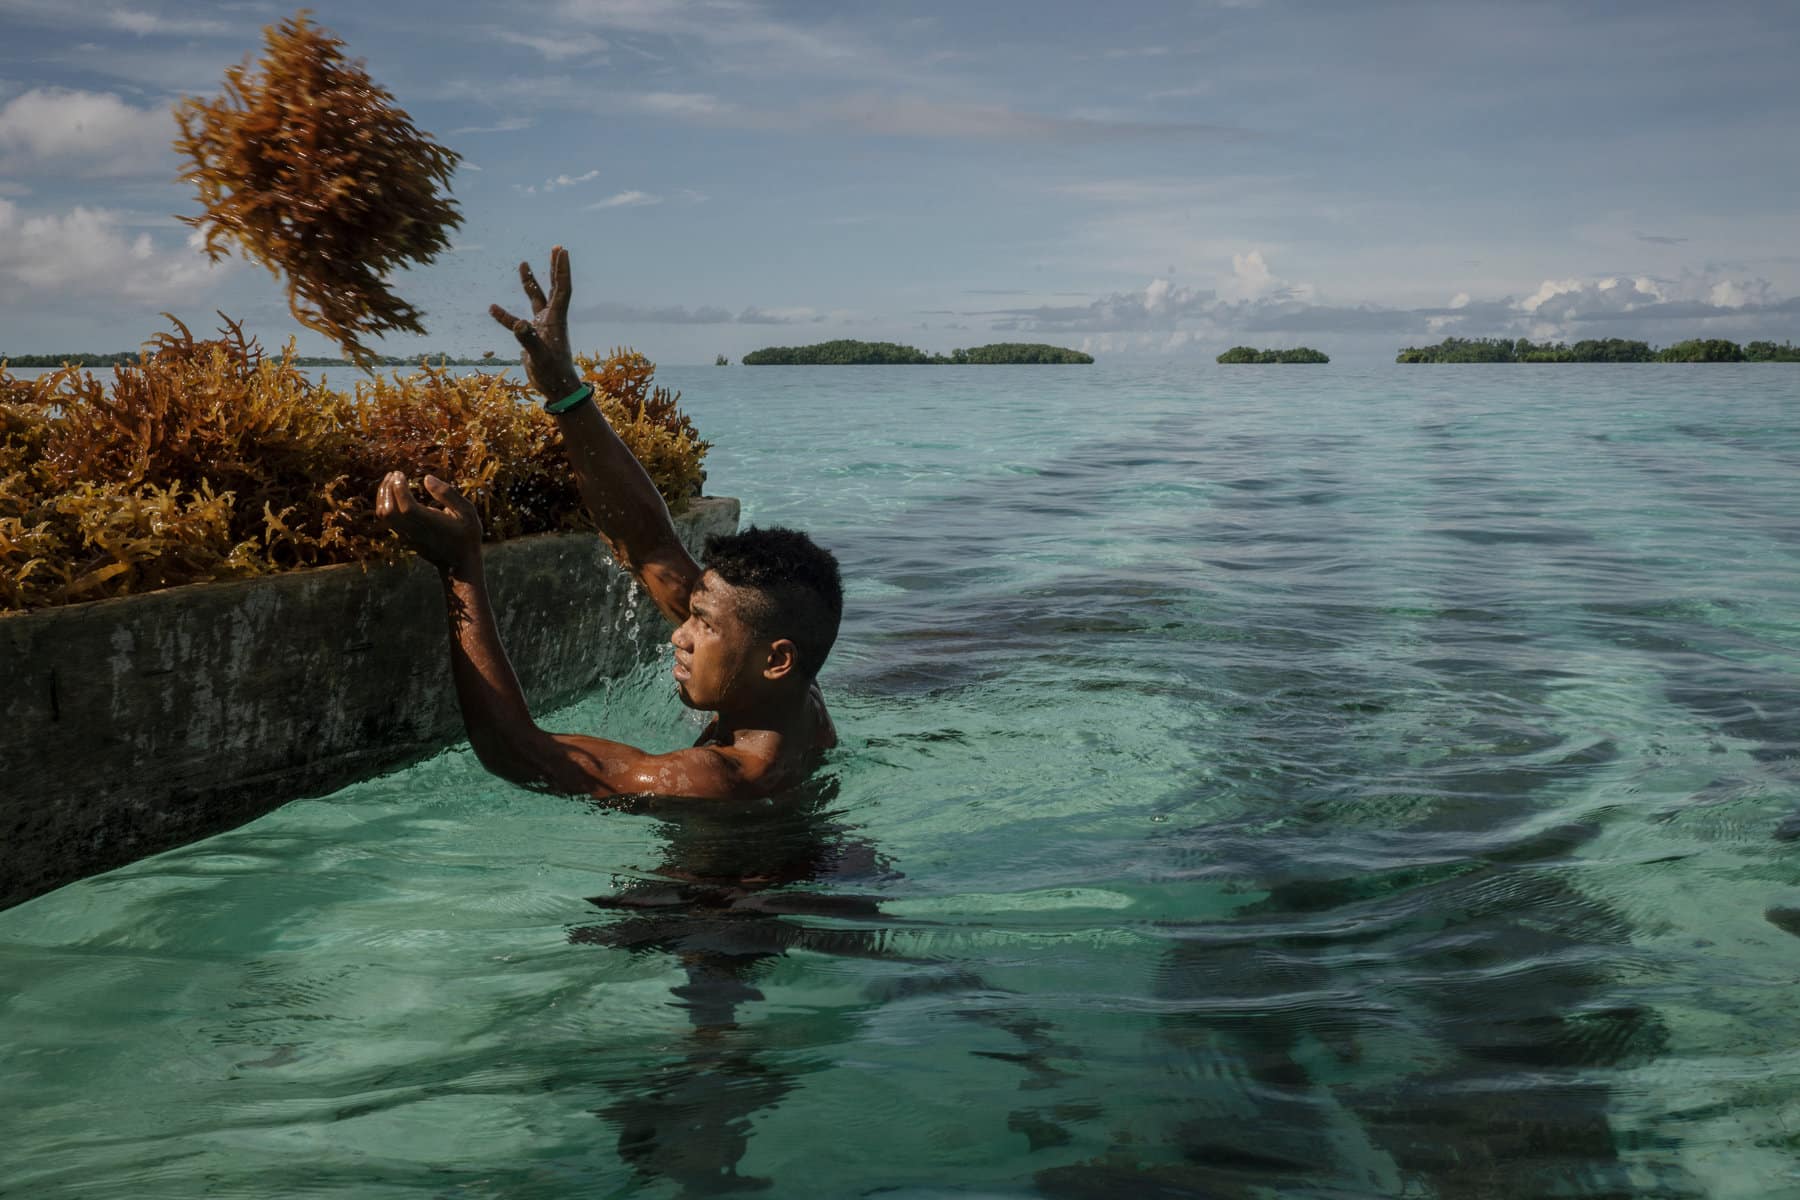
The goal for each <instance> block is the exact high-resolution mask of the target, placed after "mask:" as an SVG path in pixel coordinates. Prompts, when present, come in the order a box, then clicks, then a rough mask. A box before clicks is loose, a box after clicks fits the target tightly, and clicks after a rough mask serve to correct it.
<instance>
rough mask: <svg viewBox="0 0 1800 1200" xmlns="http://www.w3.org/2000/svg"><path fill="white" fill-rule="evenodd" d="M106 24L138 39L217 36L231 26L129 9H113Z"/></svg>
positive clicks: (201, 19)
mask: <svg viewBox="0 0 1800 1200" xmlns="http://www.w3.org/2000/svg"><path fill="white" fill-rule="evenodd" d="M106 22H107V24H109V25H111V26H112V27H113V28H114V29H123V30H124V31H125V32H126V33H135V34H137V35H138V36H139V37H143V36H144V35H145V34H150V33H165V34H219V33H230V32H231V26H229V25H227V24H226V23H225V22H223V21H211V20H207V19H205V18H202V17H163V16H158V15H157V14H156V13H147V12H140V11H138V10H137V9H131V8H116V9H113V10H112V11H111V12H109V13H107V14H106Z"/></svg>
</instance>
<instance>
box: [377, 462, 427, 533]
mask: <svg viewBox="0 0 1800 1200" xmlns="http://www.w3.org/2000/svg"><path fill="white" fill-rule="evenodd" d="M417 507H418V505H417V504H416V503H415V502H414V501H413V496H412V489H411V488H410V487H408V486H407V485H406V476H405V474H403V473H402V472H400V471H389V472H388V473H387V474H386V475H384V476H382V478H381V483H380V485H379V486H378V487H377V488H376V489H375V515H376V516H378V517H380V518H381V519H382V520H384V521H389V522H391V521H392V520H393V519H394V518H395V517H403V516H406V515H407V514H408V513H410V512H412V511H413V510H414V509H416V508H417Z"/></svg>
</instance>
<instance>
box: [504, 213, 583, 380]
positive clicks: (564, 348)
mask: <svg viewBox="0 0 1800 1200" xmlns="http://www.w3.org/2000/svg"><path fill="white" fill-rule="evenodd" d="M519 282H520V283H521V284H523V285H524V286H525V298H526V299H527V300H529V301H531V320H529V321H527V320H526V319H525V318H523V317H515V316H513V315H512V314H511V313H509V312H507V311H506V310H505V309H504V308H501V307H500V306H499V305H498V304H491V305H489V306H488V315H489V316H491V317H493V318H494V320H496V321H498V322H500V324H502V325H504V326H506V327H507V328H508V329H510V330H512V335H513V336H514V337H515V338H518V339H519V349H520V350H521V351H523V354H522V355H521V357H522V358H523V359H524V360H525V375H526V377H527V378H528V379H530V380H531V386H532V387H534V388H536V389H537V390H538V391H539V392H540V393H542V394H543V397H544V400H545V402H546V403H547V402H550V401H554V400H561V399H563V398H565V397H567V396H569V395H572V394H573V393H574V391H575V389H576V388H579V387H580V386H581V375H580V374H579V373H578V372H577V371H576V370H575V356H574V355H573V354H572V353H570V351H569V295H570V293H571V292H572V291H573V285H572V284H571V283H570V281H569V252H568V251H567V250H564V249H563V248H562V247H561V246H554V247H552V248H551V250H550V294H549V295H548V296H545V295H544V289H543V288H541V287H539V286H538V281H537V276H536V275H533V274H532V273H531V264H530V263H520V264H519Z"/></svg>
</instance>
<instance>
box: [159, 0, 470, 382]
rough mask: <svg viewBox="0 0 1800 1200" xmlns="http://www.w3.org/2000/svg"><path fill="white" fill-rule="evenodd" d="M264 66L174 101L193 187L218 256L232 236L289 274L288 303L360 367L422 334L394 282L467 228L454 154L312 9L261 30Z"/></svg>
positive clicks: (231, 72)
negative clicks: (376, 348) (391, 345)
mask: <svg viewBox="0 0 1800 1200" xmlns="http://www.w3.org/2000/svg"><path fill="white" fill-rule="evenodd" d="M263 37H264V41H265V44H266V48H265V51H264V54H263V57H262V59H261V60H260V62H258V63H256V64H254V66H253V65H252V64H250V63H249V62H248V61H246V62H245V63H243V64H240V65H238V66H234V67H231V68H228V69H227V70H226V72H225V90H224V94H223V95H221V96H218V97H216V98H214V99H211V100H202V99H196V98H193V97H189V98H186V99H184V100H183V101H182V102H181V103H180V104H179V105H177V106H176V108H175V120H176V122H177V124H178V125H179V126H180V127H181V136H180V137H179V138H177V139H176V141H175V149H176V151H177V153H179V154H180V155H181V156H182V157H183V159H184V160H185V161H186V163H187V166H186V169H185V171H184V172H183V174H182V176H181V177H182V179H183V180H185V181H187V182H190V183H192V184H193V185H194V187H195V190H196V192H197V193H198V198H199V201H200V204H201V207H202V208H203V209H204V210H205V211H204V213H203V214H202V215H201V216H198V217H182V218H181V220H182V221H184V222H186V223H187V224H189V225H192V226H194V227H195V228H197V229H198V230H200V231H201V234H202V237H203V240H204V244H205V247H206V252H207V254H208V255H209V256H211V258H212V259H213V260H214V261H217V260H218V259H220V258H224V257H227V256H228V255H229V254H230V252H231V247H232V245H233V244H235V245H236V246H237V247H238V248H239V249H240V250H241V251H242V252H243V253H244V254H245V255H246V256H247V257H249V258H251V259H254V260H255V261H257V262H260V263H262V264H263V265H264V266H266V267H267V268H268V269H269V271H270V272H271V273H272V274H275V275H277V276H282V275H285V276H286V280H287V297H288V308H289V309H290V310H291V311H292V312H293V314H294V317H295V319H296V320H298V321H299V322H300V323H301V324H302V325H305V326H306V327H307V328H309V329H313V330H317V331H318V332H319V333H322V334H324V335H325V336H327V337H329V338H331V339H332V340H333V341H335V342H336V343H337V344H338V345H340V346H341V347H343V350H344V353H345V354H346V355H348V356H349V357H350V358H351V359H352V360H353V361H355V362H356V363H357V364H358V365H360V366H364V367H366V366H367V365H368V364H369V362H370V360H371V358H372V357H373V353H374V352H373V351H371V350H370V349H369V348H368V347H367V346H366V345H364V344H363V341H362V339H363V338H365V337H368V336H379V335H381V334H383V333H386V332H390V331H395V330H401V331H405V332H410V333H423V332H425V327H424V325H423V324H422V323H421V317H422V316H423V314H422V313H421V312H420V311H419V310H418V309H417V308H415V307H413V306H412V305H411V304H408V303H407V302H406V301H404V300H402V299H400V297H398V296H396V295H395V294H394V293H393V291H392V290H391V289H390V288H389V287H388V285H387V278H388V276H389V275H390V274H391V273H392V272H394V271H396V270H399V269H401V268H404V267H407V266H411V265H413V264H417V263H428V262H431V261H432V260H433V259H435V258H436V257H437V255H439V254H440V253H442V252H443V251H445V250H447V249H448V248H449V246H450V234H451V232H452V231H453V230H454V229H455V228H456V227H457V226H459V225H460V224H461V223H462V215H461V213H460V212H459V211H458V209H457V205H456V202H455V201H454V200H452V199H450V198H449V197H448V196H447V195H445V194H444V190H445V189H447V188H448V186H449V183H450V176H451V174H452V172H453V171H454V170H455V168H456V164H457V163H458V162H459V161H460V156H459V155H458V154H456V153H455V152H454V151H452V150H448V149H445V148H444V147H443V146H440V145H438V144H437V143H436V142H435V141H433V140H432V139H431V136H430V135H429V134H426V133H421V132H420V131H419V130H418V129H417V128H415V127H414V125H413V123H412V119H411V118H410V117H408V116H407V114H406V113H405V111H403V110H402V109H400V108H398V107H396V106H395V104H394V97H393V95H392V94H391V93H389V92H388V91H387V90H386V89H384V88H382V87H381V86H380V85H378V84H377V83H375V82H374V80H372V79H370V78H369V75H368V72H366V71H365V70H364V69H363V65H362V62H361V60H357V61H354V62H353V61H350V60H348V59H346V58H345V57H344V54H343V45H344V43H343V42H342V41H341V40H339V39H338V38H336V37H334V36H332V35H331V34H330V33H328V32H327V31H325V30H323V29H320V28H318V27H316V26H314V25H312V24H311V23H310V22H309V20H308V17H307V13H306V11H305V10H301V11H300V12H299V13H298V14H296V15H295V16H293V17H290V18H289V19H287V20H285V21H283V22H281V23H280V24H279V25H271V26H269V27H267V28H266V29H264V30H263Z"/></svg>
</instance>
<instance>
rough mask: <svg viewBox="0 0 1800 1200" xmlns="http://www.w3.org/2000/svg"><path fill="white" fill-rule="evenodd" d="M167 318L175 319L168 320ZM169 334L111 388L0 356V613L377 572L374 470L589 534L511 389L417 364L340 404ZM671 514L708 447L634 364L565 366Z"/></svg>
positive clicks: (501, 519) (488, 518)
mask: <svg viewBox="0 0 1800 1200" xmlns="http://www.w3.org/2000/svg"><path fill="white" fill-rule="evenodd" d="M170 319H171V320H172V321H173V320H174V319H173V318H170ZM174 324H175V331H174V332H171V333H164V334H159V335H158V336H157V337H156V338H155V339H153V340H152V341H151V342H150V343H148V344H147V345H146V347H145V349H144V352H143V353H142V354H141V356H140V357H139V359H138V361H137V362H136V363H132V364H128V365H125V366H120V367H116V368H114V369H113V372H112V379H111V380H110V382H108V381H103V380H102V379H101V378H99V377H97V376H96V375H94V374H93V373H92V372H88V371H82V370H77V369H74V368H64V369H63V370H61V371H56V372H51V373H48V374H45V375H42V376H39V377H37V378H33V379H25V378H19V377H16V376H14V375H12V374H11V373H10V372H9V371H8V370H7V369H6V367H5V364H4V363H0V612H6V611H18V610H23V609H32V608H41V607H45V606H49V605H56V604H66V603H71V602H77V601H83V600H97V599H101V598H104V597H108V596H119V595H126V594H130V593H136V592H146V591H152V590H155V589H157V588H165V587H172V586H174V585H177V584H183V583H194V582H200V581H205V580H217V579H231V578H239V577H244V576H251V575H262V574H267V573H270V572H275V571H282V570H287V569H291V568H295V567H307V566H315V565H322V564H325V563H335V562H369V561H381V560H391V559H393V558H395V557H396V556H397V555H398V553H399V552H398V543H397V542H396V541H395V540H394V539H393V537H392V535H391V534H389V533H387V532H386V531H385V530H383V529H382V528H381V527H380V526H379V525H378V524H377V523H376V520H375V515H374V504H373V500H374V490H375V485H376V483H377V482H378V481H379V480H380V478H381V476H382V475H383V474H385V473H386V472H388V471H390V470H402V471H405V472H406V473H407V474H408V475H409V476H410V477H412V478H413V479H415V480H416V479H418V478H419V477H421V476H423V475H424V474H426V473H427V472H429V473H431V474H435V475H437V476H438V477H439V478H441V479H446V480H449V481H450V482H452V483H455V484H456V485H457V486H459V487H461V488H462V489H463V490H464V492H465V493H466V494H468V496H469V497H470V499H472V500H473V501H474V502H475V505H476V507H477V508H478V509H479V510H480V513H481V520H482V525H483V528H484V530H485V534H486V536H487V538H488V539H489V540H492V541H498V540H502V539H505V538H511V537H518V536H521V535H523V534H529V533H540V532H547V531H551V530H558V529H575V528H585V527H587V518H586V516H585V514H584V513H583V512H582V509H581V501H580V496H579V494H578V493H577V491H576V487H575V483H574V480H573V477H572V476H571V474H570V472H569V470H568V467H567V465H566V462H565V459H564V453H563V449H562V446H561V444H560V436H559V434H558V432H557V429H556V424H555V421H554V419H553V418H551V417H549V416H547V415H545V413H544V412H543V410H542V408H541V406H540V404H539V403H538V399H537V397H536V395H535V394H534V393H533V392H531V390H530V389H529V388H528V387H527V386H526V385H525V384H523V383H521V382H518V381H516V380H512V379H509V378H507V377H505V376H503V375H500V374H485V373H469V374H460V375H459V374H455V373H452V372H451V371H449V370H446V369H445V368H443V367H433V366H431V365H430V364H428V363H424V364H421V366H420V368H419V370H417V371H415V372H411V373H407V374H399V373H395V374H393V375H391V376H386V377H376V378H373V379H368V378H361V379H358V380H357V382H356V385H355V387H354V389H353V390H352V391H350V392H344V391H340V390H336V389H333V388H332V387H330V386H329V385H328V384H327V383H325V382H317V381H315V380H314V379H313V378H311V377H310V376H309V375H308V374H307V373H306V372H305V371H303V370H302V369H301V368H300V367H299V366H298V365H297V364H296V363H295V361H294V360H295V352H294V347H293V344H292V343H291V342H290V343H289V344H288V345H287V347H286V348H285V349H284V350H283V351H282V352H281V353H280V354H279V355H269V354H265V353H264V351H263V349H262V347H261V346H260V345H259V344H258V343H257V342H256V341H255V340H254V339H251V338H248V337H246V336H245V334H244V332H243V330H242V328H241V327H240V326H239V325H238V324H237V323H235V322H233V321H231V320H230V319H229V318H226V320H225V326H224V327H223V328H222V329H221V330H220V331H219V334H220V336H219V337H217V338H213V339H197V338H195V337H194V336H193V335H192V334H191V333H190V332H189V330H188V328H187V326H185V325H183V324H181V323H180V322H179V321H175V322H174ZM578 361H579V363H580V366H581V368H582V371H583V377H584V378H585V379H586V380H588V381H589V382H591V383H593V384H594V385H595V392H596V400H597V401H598V403H599V405H600V408H601V410H602V412H604V413H605V414H606V416H607V419H608V420H610V421H611V422H612V424H613V427H614V428H615V429H617V430H618V432H619V435H620V437H621V438H623V439H624V441H625V443H626V445H628V446H630V447H631V450H632V452H633V453H634V454H636V455H637V456H638V459H639V461H641V462H642V463H643V464H644V466H645V468H646V469H647V470H648V471H649V473H650V477H651V479H652V480H653V481H654V482H655V483H656V486H657V488H658V489H659V490H660V491H661V492H662V495H663V497H664V499H665V500H666V501H667V502H668V503H669V505H670V507H671V509H673V510H675V511H680V510H681V509H682V508H683V507H684V506H685V505H686V503H687V501H688V499H689V498H690V497H692V496H695V495H698V494H699V491H700V485H701V483H702V481H703V480H704V478H705V473H704V471H703V469H702V463H703V461H704V459H705V456H706V452H707V450H708V449H709V448H710V447H709V443H707V442H705V441H704V440H702V439H701V438H700V436H699V433H698V431H697V430H695V428H694V426H693V423H692V422H691V421H690V420H689V419H688V417H687V416H686V414H684V413H683V412H682V411H681V409H680V408H679V401H680V398H681V397H680V393H678V392H673V393H672V392H670V391H669V390H668V389H667V388H662V387H657V386H656V385H655V382H654V374H655V370H656V368H655V366H654V365H653V364H652V363H651V362H650V360H648V359H646V358H645V357H644V356H643V355H641V354H636V353H633V352H631V351H628V350H618V351H615V352H614V353H613V354H612V355H611V356H610V357H608V358H605V359H601V358H599V357H597V356H588V355H584V356H581V357H580V358H579V360H578Z"/></svg>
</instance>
